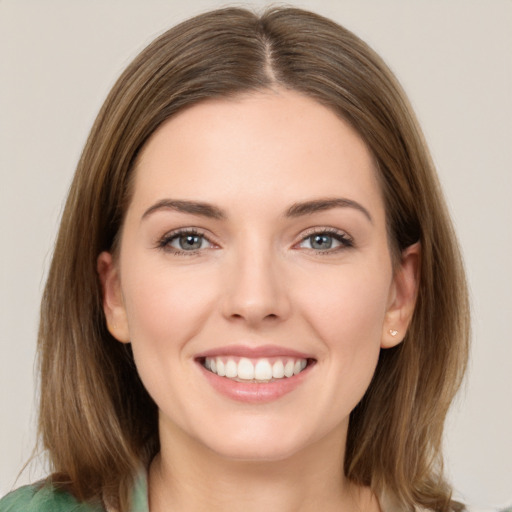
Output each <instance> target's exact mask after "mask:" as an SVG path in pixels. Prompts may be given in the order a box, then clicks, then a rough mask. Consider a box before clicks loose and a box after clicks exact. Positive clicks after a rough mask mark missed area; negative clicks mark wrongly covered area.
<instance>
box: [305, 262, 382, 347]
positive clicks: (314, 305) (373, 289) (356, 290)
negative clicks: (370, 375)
mask: <svg viewBox="0 0 512 512" xmlns="http://www.w3.org/2000/svg"><path fill="white" fill-rule="evenodd" d="M328 277H329V279H327V278H326V279H325V280H323V282H324V283H325V285H323V286H319V283H320V282H322V281H317V282H316V286H315V285H313V283H312V286H310V287H309V289H308V291H307V293H303V303H304V305H305V307H304V308H303V309H304V311H305V312H306V313H305V314H306V315H308V317H309V318H310V322H311V323H312V324H314V325H315V327H316V329H318V330H319V331H320V332H321V333H323V336H322V338H324V339H325V340H326V341H329V342H334V341H338V342H340V343H349V342H354V343H356V344H358V345H365V344H366V343H367V342H374V343H375V342H378V343H380V337H381V334H382V325H383V322H384V317H385V314H386V310H387V304H388V299H389V289H390V288H389V283H390V281H391V273H390V272H388V271H386V269H385V268H384V269H380V270H378V269H375V271H374V272H368V271H367V268H365V267H361V268H358V267H357V266H351V267H350V268H347V269H340V270H339V272H332V273H330V274H329V276H328Z"/></svg>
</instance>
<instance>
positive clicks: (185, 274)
mask: <svg viewBox="0 0 512 512" xmlns="http://www.w3.org/2000/svg"><path fill="white" fill-rule="evenodd" d="M135 172H136V174H135V181H134V191H133V198H132V201H131V204H130V206H129V208H128V211H127V214H126V218H125V222H124V225H123V229H122V237H121V244H120V250H119V255H118V257H117V258H116V260H115V261H112V258H111V256H110V254H108V253H103V254H102V255H100V258H99V265H98V268H99V273H100V276H101V279H102V281H103V285H104V293H105V297H104V307H105V312H106V316H107V320H108V322H109V328H110V330H111V332H112V333H113V334H114V335H115V336H116V337H117V338H118V339H119V340H120V341H123V342H128V341H129V342H131V343H132V347H133V353H134V357H135V362H136V365H137V369H138V371H139V374H140V376H141V379H142V381H143V383H144V385H145V386H146V388H147V390H148V392H149V393H150V395H151V396H152V397H153V399H154V401H155V402H156V404H157V406H158V408H159V415H160V436H161V441H162V446H164V445H165V444H166V443H172V439H176V438H179V439H180V442H181V443H182V444H183V443H185V444H186V443H191V444H190V445H191V446H192V445H194V446H196V447H198V446H199V447H203V448H208V449H210V450H213V452H215V453H217V454H220V455H222V456H224V457H228V458H236V459H257V460H269V459H271V460H276V459H282V458H285V457H288V456H290V455H292V454H294V453H298V452H300V451H301V450H303V449H305V448H307V447H309V446H311V445H313V444H314V443H317V442H320V441H322V440H328V439H331V440H332V439H339V440H340V442H341V443H343V442H344V439H345V434H346V429H347V424H348V418H349V414H350V412H351V411H352V409H353V408H354V407H355V406H356V404H357V403H358V402H359V400H360V399H361V398H362V396H363V394H364V393H365V391H366V389H367V387H368V385H369V383H370V380H371V378H372V375H373V373H374V370H375V366H376V364H377V359H378V357H379V351H380V349H381V347H389V346H392V345H394V344H396V343H398V342H399V341H400V339H401V337H402V335H403V331H404V330H405V328H406V325H407V322H408V319H409V316H410V311H411V309H412V304H413V302H414V268H415V259H416V258H415V256H414V254H409V255H406V256H405V257H404V260H403V262H402V264H401V265H399V266H398V268H397V269H396V272H395V273H394V272H393V268H392V264H391V258H390V252H389V247H388V240H387V235H386V223H385V211H384V203H383V198H382V196H381V192H380V189H379V185H378V182H377V179H376V171H375V168H374V163H373V161H372V158H371V156H370V154H369V152H368V150H367V148H366V147H365V144H364V143H363V142H362V140H361V139H360V138H359V136H358V135H357V134H356V133H355V132H354V131H353V130H352V129H351V128H350V127H349V126H348V125H347V124H346V123H345V122H343V121H341V120H340V118H338V117H337V116H336V115H335V114H334V113H333V112H332V111H330V110H329V109H327V108H326V107H323V106H321V105H320V104H318V103H316V102H315V101H313V100H312V99H309V98H307V97H304V96H302V95H300V94H298V93H294V92H289V91H283V90H279V91H277V92H276V91H273V92H270V91H269V92H261V93H257V94H256V93H255V94H252V95H246V96H239V97H236V98H233V99H219V100H210V101H207V102H203V103H201V104H198V105H195V106H193V107H191V108H189V109H188V110H185V111H183V112H182V113H180V114H179V115H177V116H175V117H174V118H172V119H171V120H169V121H168V122H166V123H165V124H164V125H163V126H161V127H160V128H159V129H158V130H157V131H156V132H155V134H154V135H153V136H152V138H151V139H150V141H149V142H148V143H147V145H146V146H145V147H144V149H143V151H142V153H141V156H140V158H139V160H138V164H137V167H136V171H135ZM412 252H414V251H412ZM390 330H398V331H399V333H398V335H395V336H392V334H391V333H390Z"/></svg>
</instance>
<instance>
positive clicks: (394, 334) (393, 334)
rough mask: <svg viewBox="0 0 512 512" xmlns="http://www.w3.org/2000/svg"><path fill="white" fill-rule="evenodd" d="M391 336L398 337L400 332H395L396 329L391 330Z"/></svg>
mask: <svg viewBox="0 0 512 512" xmlns="http://www.w3.org/2000/svg"><path fill="white" fill-rule="evenodd" d="M389 334H391V336H396V335H397V334H398V331H395V329H389Z"/></svg>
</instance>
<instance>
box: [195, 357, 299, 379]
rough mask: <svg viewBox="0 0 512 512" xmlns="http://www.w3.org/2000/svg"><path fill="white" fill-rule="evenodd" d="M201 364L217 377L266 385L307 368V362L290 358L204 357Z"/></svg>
mask: <svg viewBox="0 0 512 512" xmlns="http://www.w3.org/2000/svg"><path fill="white" fill-rule="evenodd" d="M202 364H203V366H204V367H205V368H206V369H207V370H209V371H210V372H212V373H214V374H216V375H218V376H219V377H226V378H228V379H232V380H235V381H237V382H251V381H252V382H254V383H267V382H274V381H278V380H280V379H285V378H290V377H293V376H294V375H298V374H299V373H301V372H302V371H303V370H304V369H305V368H306V367H307V366H308V360H307V359H305V358H291V357H273V358H257V359H249V358H247V357H205V358H204V360H203V361H202Z"/></svg>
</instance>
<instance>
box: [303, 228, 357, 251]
mask: <svg viewBox="0 0 512 512" xmlns="http://www.w3.org/2000/svg"><path fill="white" fill-rule="evenodd" d="M299 246H300V247H302V248H304V249H312V250H314V251H318V252H328V251H331V252H333V251H335V250H336V249H339V248H343V247H352V246H353V243H352V240H351V239H350V238H349V237H348V236H347V235H345V234H344V233H341V232H335V233H332V232H328V231H321V232H317V233H313V234H311V235H309V236H307V237H305V238H304V239H303V240H302V241H301V243H300V244H299Z"/></svg>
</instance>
